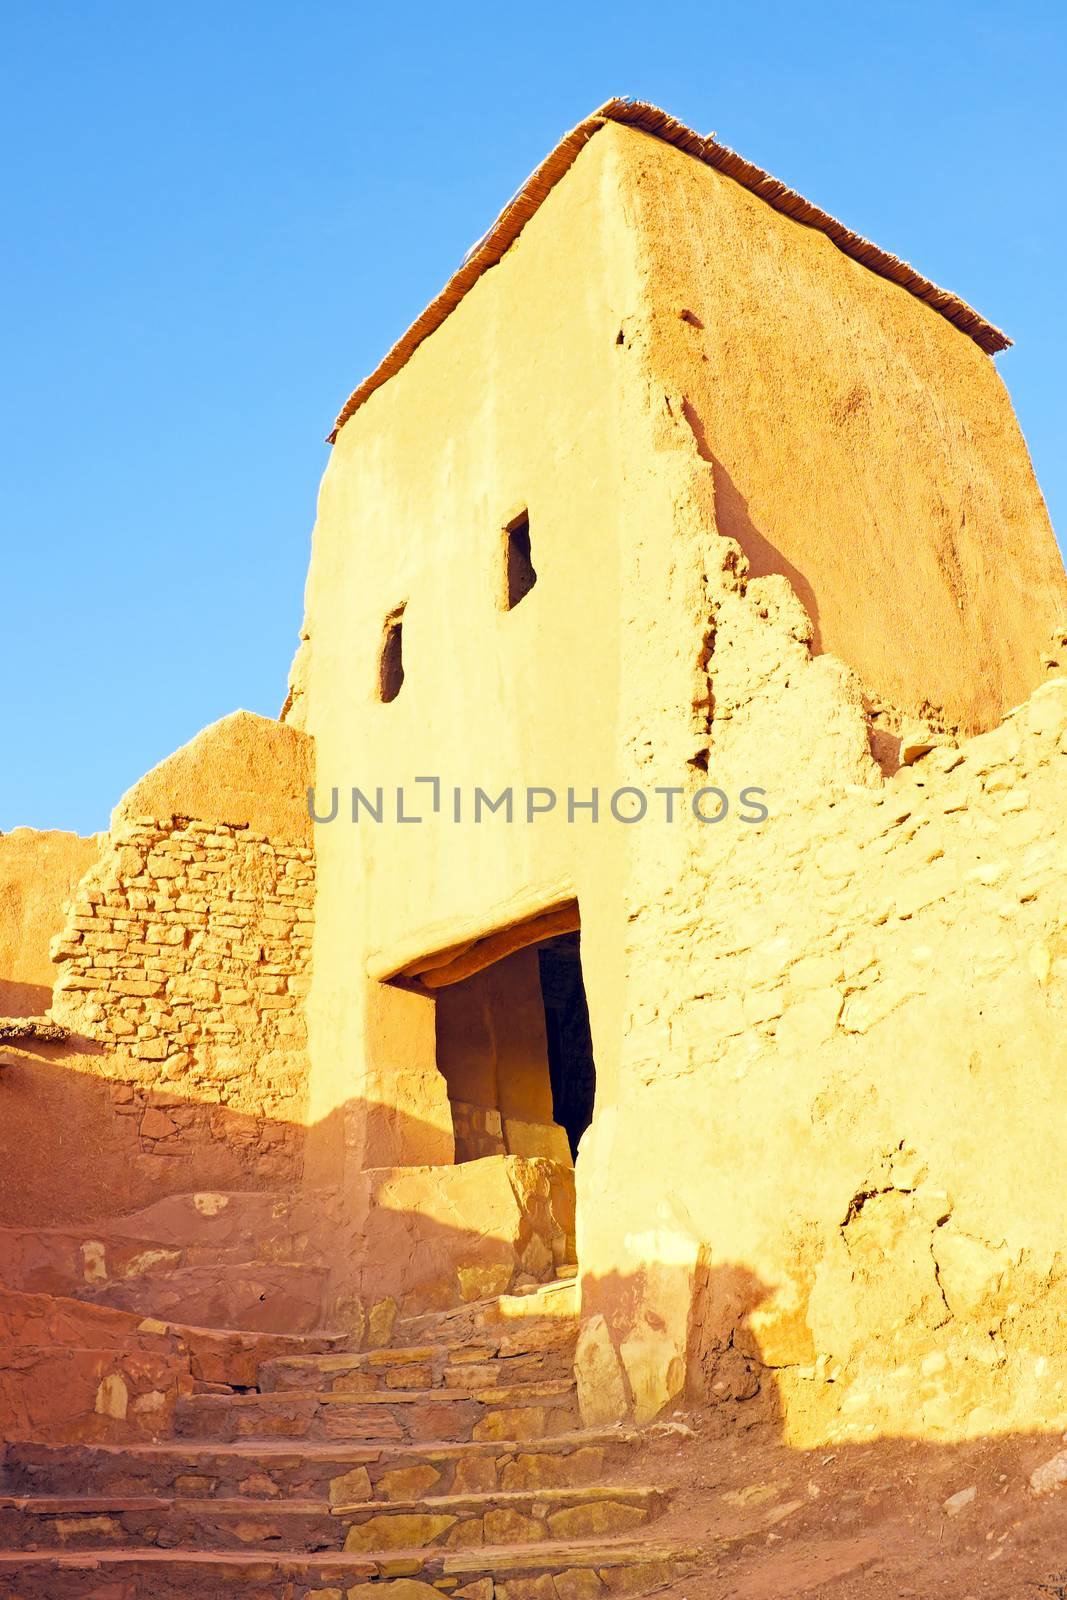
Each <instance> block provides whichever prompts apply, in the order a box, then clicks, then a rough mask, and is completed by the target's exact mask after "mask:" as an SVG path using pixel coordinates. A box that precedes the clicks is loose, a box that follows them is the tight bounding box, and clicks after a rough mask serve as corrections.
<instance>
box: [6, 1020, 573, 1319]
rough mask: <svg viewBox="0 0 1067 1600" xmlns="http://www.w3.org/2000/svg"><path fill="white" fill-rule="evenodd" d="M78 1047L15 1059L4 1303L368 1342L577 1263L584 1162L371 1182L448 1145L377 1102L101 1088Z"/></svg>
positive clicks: (9, 1074) (452, 1169) (9, 1098)
mask: <svg viewBox="0 0 1067 1600" xmlns="http://www.w3.org/2000/svg"><path fill="white" fill-rule="evenodd" d="M64 1052H68V1055H69V1053H70V1047H69V1046H63V1045H49V1044H43V1043H34V1044H33V1045H32V1047H31V1048H29V1049H25V1048H22V1046H21V1044H20V1047H19V1049H18V1051H17V1052H10V1053H7V1054H6V1055H5V1059H6V1060H7V1061H8V1063H9V1064H8V1065H7V1066H5V1067H4V1068H3V1069H2V1070H0V1284H2V1285H4V1286H6V1287H7V1288H9V1289H14V1290H19V1291H26V1292H36V1293H47V1294H52V1295H64V1296H71V1297H73V1298H76V1299H82V1300H88V1301H90V1302H92V1303H95V1304H101V1305H107V1306H111V1307H113V1308H115V1309H119V1310H124V1311H136V1312H138V1313H139V1314H141V1315H153V1316H159V1317H162V1318H164V1319H174V1320H180V1321H183V1322H196V1323H198V1324H201V1325H205V1326H226V1327H237V1328H246V1329H252V1330H262V1331H269V1332H307V1331H309V1330H312V1329H318V1328H322V1327H332V1328H336V1329H338V1330H340V1331H343V1332H345V1333H346V1334H349V1335H351V1336H353V1337H355V1339H356V1341H357V1343H358V1342H362V1341H363V1340H364V1338H366V1337H371V1336H372V1332H373V1329H374V1328H376V1329H377V1330H378V1333H381V1330H382V1329H383V1328H384V1329H385V1337H386V1338H387V1337H388V1332H389V1330H390V1329H391V1326H392V1322H393V1321H394V1320H395V1318H396V1317H397V1316H401V1315H405V1316H413V1315H418V1314H421V1313H423V1312H425V1311H429V1310H433V1309H435V1308H436V1309H444V1308H447V1307H450V1306H452V1305H455V1304H457V1303H462V1302H464V1301H469V1300H473V1299H476V1298H479V1297H483V1296H485V1295H492V1294H499V1293H504V1292H505V1291H507V1290H509V1289H511V1288H512V1287H514V1286H516V1285H517V1284H521V1283H523V1282H525V1283H527V1284H533V1283H535V1282H539V1281H544V1280H546V1279H551V1278H553V1277H554V1276H555V1275H556V1273H557V1271H558V1269H559V1267H560V1266H562V1265H563V1264H564V1263H565V1262H568V1261H571V1260H573V1256H574V1173H573V1169H572V1168H571V1167H570V1166H569V1165H563V1164H558V1163H556V1162H553V1161H551V1160H547V1159H545V1158H543V1157H525V1156H514V1155H503V1154H501V1155H495V1156H489V1157H486V1158H484V1159H482V1160H477V1161H469V1162H465V1163H463V1164H460V1165H456V1164H454V1163H451V1162H444V1161H442V1162H440V1163H439V1164H436V1165H422V1166H415V1165H405V1166H400V1165H385V1164H384V1161H386V1160H388V1159H389V1157H388V1155H385V1156H383V1155H382V1154H379V1156H378V1157H377V1161H378V1164H377V1165H375V1166H374V1167H370V1168H367V1169H366V1170H364V1163H363V1153H364V1151H365V1150H367V1149H368V1148H370V1149H377V1150H378V1151H379V1152H387V1151H391V1150H398V1149H399V1150H402V1149H404V1148H407V1149H417V1148H419V1147H420V1146H421V1147H422V1148H427V1147H429V1146H431V1144H432V1142H433V1140H434V1139H436V1141H437V1144H438V1147H439V1148H440V1130H438V1129H432V1128H431V1129H427V1128H426V1127H425V1126H424V1125H423V1124H421V1123H417V1122H416V1121H415V1119H413V1118H411V1117H408V1116H405V1114H403V1113H401V1112H398V1111H397V1110H396V1109H395V1108H393V1107H383V1106H378V1105H374V1104H366V1103H362V1102H352V1103H350V1104H348V1105H347V1106H344V1107H342V1108H339V1109H338V1110H337V1111H335V1112H333V1113H331V1114H330V1115H329V1116H328V1117H326V1118H324V1119H322V1120H321V1121H319V1122H318V1123H315V1124H313V1125H311V1126H303V1125H300V1124H298V1123H295V1122H292V1121H286V1120H283V1119H278V1118H274V1119H272V1118H269V1117H264V1116H253V1115H248V1114H244V1113H242V1112H239V1111H236V1110H233V1109H231V1108H230V1107H228V1106H226V1105H222V1104H210V1103H205V1102H199V1101H193V1100H191V1099H189V1098H187V1097H184V1096H182V1095H179V1094H176V1093H173V1092H170V1091H168V1089H167V1087H166V1085H159V1086H143V1085H139V1084H132V1083H128V1082H125V1081H118V1082H116V1081H111V1080H107V1079H104V1078H102V1077H100V1076H97V1075H95V1074H94V1073H93V1072H92V1071H91V1070H87V1068H89V1067H91V1065H92V1063H91V1062H90V1061H89V1060H88V1059H87V1057H86V1056H85V1055H84V1054H82V1055H78V1056H76V1057H74V1059H75V1060H76V1061H77V1062H78V1064H79V1067H80V1070H75V1069H72V1067H71V1065H70V1062H69V1060H68V1061H65V1060H64ZM97 1060H99V1056H98V1057H97ZM346 1152H347V1153H350V1159H349V1161H348V1162H347V1165H346V1164H345V1163H344V1162H343V1157H344V1155H345V1154H346ZM373 1337H377V1334H374V1335H373ZM379 1342H384V1339H380V1340H379Z"/></svg>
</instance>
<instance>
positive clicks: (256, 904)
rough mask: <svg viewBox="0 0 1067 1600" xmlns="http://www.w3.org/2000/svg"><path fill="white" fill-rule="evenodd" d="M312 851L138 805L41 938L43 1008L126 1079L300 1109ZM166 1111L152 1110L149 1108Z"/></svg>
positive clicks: (284, 1114)
mask: <svg viewBox="0 0 1067 1600" xmlns="http://www.w3.org/2000/svg"><path fill="white" fill-rule="evenodd" d="M313 915H314V863H313V857H312V852H311V850H309V849H308V848H306V847H304V846H301V845H297V844H290V843H285V842H281V841H277V840H271V839H268V838H267V837H266V836H265V835H264V834H262V833H257V832H255V831H253V830H251V829H248V828H241V827H234V826H232V825H228V824H225V823H214V822H199V821H183V820H182V819H171V820H169V821H160V820H157V819H153V818H137V819H134V820H132V821H129V822H126V823H124V824H123V825H122V826H121V827H120V829H119V830H118V831H117V832H116V833H113V834H112V835H111V837H110V841H109V846H108V848H107V849H106V851H105V852H104V855H103V857H102V859H101V861H100V862H99V864H98V865H97V866H96V867H95V868H94V869H93V870H92V871H91V872H90V873H89V874H87V875H86V877H85V878H84V879H83V880H82V883H81V884H80V885H79V888H78V890H77V893H76V895H75V897H74V900H73V901H72V903H71V906H70V908H69V912H68V916H67V922H66V926H65V927H64V929H63V931H62V933H61V934H60V935H59V937H58V938H57V939H56V940H55V942H54V945H53V960H54V961H56V962H57V963H58V966H59V975H58V979H57V983H56V990H55V999H54V1004H53V1015H55V1016H56V1017H57V1018H58V1019H60V1020H62V1021H63V1022H65V1023H66V1024H67V1025H68V1026H69V1027H71V1028H72V1029H73V1030H74V1031H75V1032H76V1033H77V1034H78V1035H79V1036H80V1037H81V1038H82V1039H83V1040H85V1041H89V1042H90V1043H91V1044H92V1045H95V1046H97V1047H98V1048H99V1049H101V1050H102V1051H103V1052H105V1053H106V1054H105V1059H104V1060H103V1061H102V1062H100V1063H99V1070H100V1072H101V1073H102V1075H105V1076H108V1077H112V1078H121V1079H122V1080H123V1082H124V1083H125V1084H127V1085H129V1086H130V1098H131V1099H132V1098H133V1094H134V1091H135V1090H136V1089H137V1088H139V1089H141V1090H156V1089H160V1088H164V1089H166V1090H167V1091H169V1092H170V1095H171V1096H175V1095H176V1096H179V1097H181V1098H183V1099H189V1100H193V1101H196V1102H200V1103H205V1102H206V1103H208V1104H213V1105H222V1106H227V1107H229V1108H231V1109H232V1110H234V1111H235V1112H238V1113H241V1114H244V1115H253V1116H267V1117H271V1118H275V1119H294V1120H299V1119H300V1118H301V1116H302V1113H303V1110H304V1102H305V1089H306V1078H307V1062H306V1053H305V1050H306V1030H305V1023H304V1012H303V1007H304V997H305V995H306V994H307V991H308V988H309V985H310V959H311V933H312V919H313ZM161 1114H165V1113H161Z"/></svg>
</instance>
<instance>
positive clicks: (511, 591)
mask: <svg viewBox="0 0 1067 1600" xmlns="http://www.w3.org/2000/svg"><path fill="white" fill-rule="evenodd" d="M536 582H537V572H536V570H535V568H534V564H533V558H532V556H531V554H530V514H529V512H528V511H523V512H521V513H520V514H519V516H517V517H515V518H513V519H512V521H511V522H509V523H508V525H507V527H506V528H505V529H504V610H505V611H513V610H514V609H515V607H516V606H517V605H518V603H519V601H520V600H523V599H525V597H526V596H527V595H528V594H529V592H530V590H531V589H532V588H533V586H534V584H535V583H536Z"/></svg>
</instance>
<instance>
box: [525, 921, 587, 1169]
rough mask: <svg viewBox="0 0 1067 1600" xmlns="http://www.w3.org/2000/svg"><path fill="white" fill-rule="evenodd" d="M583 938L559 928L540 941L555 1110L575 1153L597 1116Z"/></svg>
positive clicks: (573, 1153) (550, 1075)
mask: <svg viewBox="0 0 1067 1600" xmlns="http://www.w3.org/2000/svg"><path fill="white" fill-rule="evenodd" d="M580 940H581V935H580V934H577V933H561V934H559V935H557V937H556V938H555V939H546V940H545V941H544V942H543V943H542V944H539V945H538V946H537V961H538V966H539V967H540V976H541V998H542V1000H543V1002H544V1007H545V1032H546V1034H547V1036H548V1074H549V1079H550V1081H551V1084H552V1112H553V1116H554V1117H555V1120H556V1121H557V1122H558V1123H559V1124H560V1126H561V1127H562V1128H565V1129H566V1132H567V1142H568V1144H569V1145H570V1147H571V1155H572V1157H573V1156H577V1154H578V1141H579V1139H580V1138H581V1137H582V1134H583V1133H584V1132H585V1130H586V1128H588V1126H589V1124H590V1122H592V1120H593V1097H594V1094H595V1092H596V1068H595V1066H594V1065H593V1036H592V1034H591V1032H590V1030H589V1006H588V1004H587V1002H586V998H585V984H584V982H583V981H582V957H581V948H580Z"/></svg>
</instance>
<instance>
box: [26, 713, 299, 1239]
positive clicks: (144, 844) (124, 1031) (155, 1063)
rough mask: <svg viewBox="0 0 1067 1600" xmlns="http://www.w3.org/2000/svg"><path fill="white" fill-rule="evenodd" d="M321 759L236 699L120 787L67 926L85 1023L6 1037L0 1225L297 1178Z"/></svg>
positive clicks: (77, 1216) (69, 1011)
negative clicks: (56, 1038) (309, 790)
mask: <svg viewBox="0 0 1067 1600" xmlns="http://www.w3.org/2000/svg"><path fill="white" fill-rule="evenodd" d="M310 759H311V757H310V745H309V741H308V739H307V738H306V736H305V735H303V734H301V733H298V732H297V731H296V730H294V729H291V728H286V727H284V726H283V725H281V724H280V723H275V722H272V721H270V720H269V719H267V718H262V717H255V716H252V715H250V714H249V713H246V712H239V713H236V714H235V715H234V716H232V717H229V718H225V719H224V720H223V721H222V722H220V723H216V724H214V725H213V726H212V727H210V728H207V729H205V730H204V732H203V733H201V734H199V735H198V736H197V738H196V739H194V740H193V741H191V743H190V744H189V745H186V746H184V747H183V749H182V750H180V751H178V752H176V753H175V754H174V755H173V756H170V757H168V758H167V760H166V761H164V762H163V763H161V764H160V766H159V767H158V768H156V769H155V770H154V771H153V772H152V773H150V774H148V775H147V777H146V778H145V779H143V780H142V781H141V782H140V783H139V784H137V785H135V786H134V788H133V789H132V790H130V791H129V793H128V794H127V795H126V796H125V797H124V799H123V800H122V802H120V804H119V806H118V807H117V808H116V811H115V814H114V816H113V818H112V827H111V831H110V833H109V834H107V835H104V836H101V837H100V839H99V840H98V841H97V842H96V846H95V847H94V851H93V855H94V857H95V860H93V861H92V864H91V865H90V866H89V870H88V871H87V872H85V873H84V875H83V876H82V877H81V880H80V882H79V883H78V885H77V887H76V889H75V891H74V893H73V895H72V897H71V900H70V901H69V904H68V906H67V910H66V915H65V918H64V919H62V920H61V921H58V922H57V925H56V927H55V928H54V930H53V944H52V959H53V965H52V968H51V971H52V975H53V976H54V979H55V990H54V994H53V995H52V996H50V998H51V1000H52V1007H51V1014H52V1016H53V1017H54V1018H55V1020H57V1021H58V1022H61V1023H62V1024H64V1025H65V1026H66V1027H68V1028H69V1029H70V1030H71V1037H70V1039H69V1040H68V1041H67V1042H65V1043H55V1042H48V1041H41V1040H25V1041H13V1042H11V1043H10V1045H9V1046H8V1047H5V1051H4V1055H5V1059H6V1060H7V1061H8V1063H9V1065H8V1066H6V1067H5V1068H4V1071H3V1078H2V1081H0V1094H2V1096H3V1105H4V1119H3V1146H4V1159H3V1161H2V1162H0V1221H3V1222H5V1223H16V1222H26V1223H33V1224H43V1223H61V1222H66V1221H82V1220H84V1219H86V1218H103V1217H108V1216H113V1215H115V1214H118V1213H121V1212H124V1211H130V1210H133V1209H134V1208H136V1207H137V1206H139V1205H144V1204H145V1203H147V1202H148V1201H149V1200H153V1199H157V1198H158V1197H159V1196H160V1194H161V1193H162V1194H165V1193H174V1192H181V1191H183V1190H191V1189H223V1190H225V1189H242V1188H257V1187H270V1186H281V1185H284V1184H287V1183H293V1182H296V1181H298V1180H299V1178H300V1175H301V1172H302V1167H303V1147H304V1139H305V1129H304V1126H303V1122H304V1115H305V1109H306V1091H307V1075H308V1073H307V1056H306V1037H305V1023H304V1016H303V1006H304V996H305V994H306V991H307V988H308V987H309V983H310V929H311V921H312V917H313V904H314V861H313V855H312V850H311V848H310V830H309V825H308V819H307V809H306V787H307V783H308V779H309V776H310V770H311V769H310ZM42 1009H43V1008H42ZM42 1151H45V1152H47V1153H48V1156H47V1159H42Z"/></svg>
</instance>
